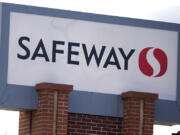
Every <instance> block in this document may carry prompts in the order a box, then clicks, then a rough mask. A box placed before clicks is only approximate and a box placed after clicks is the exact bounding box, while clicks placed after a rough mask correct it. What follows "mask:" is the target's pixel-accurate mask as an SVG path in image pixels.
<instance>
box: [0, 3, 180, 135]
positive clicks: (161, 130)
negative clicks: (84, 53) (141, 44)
mask: <svg viewBox="0 0 180 135" xmlns="http://www.w3.org/2000/svg"><path fill="white" fill-rule="evenodd" d="M0 2H9V3H17V4H25V5H33V6H41V7H49V8H57V9H67V10H73V11H83V12H89V13H97V14H106V15H114V16H123V17H131V18H141V19H148V20H158V21H166V22H174V23H180V0H0ZM18 118H19V113H18V112H12V111H0V135H18ZM178 130H180V126H173V127H169V126H155V128H154V135H171V133H172V132H173V133H175V132H177V131H178Z"/></svg>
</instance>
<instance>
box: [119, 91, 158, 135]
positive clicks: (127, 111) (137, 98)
mask: <svg viewBox="0 0 180 135" xmlns="http://www.w3.org/2000/svg"><path fill="white" fill-rule="evenodd" d="M122 99H123V101H124V119H123V128H122V135H153V124H154V106H155V104H154V103H155V100H156V99H158V94H151V93H142V92H125V93H123V94H122Z"/></svg>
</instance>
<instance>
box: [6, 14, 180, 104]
mask: <svg viewBox="0 0 180 135" xmlns="http://www.w3.org/2000/svg"><path fill="white" fill-rule="evenodd" d="M177 50H178V32H176V31H170V30H162V29H153V28H145V27H136V26H128V25H117V24H108V23H101V22H92V21H85V20H78V19H67V18H57V17H50V16H42V15H41V16H40V15H34V14H23V13H18V12H11V13H10V28H9V55H8V79H7V83H8V84H13V85H23V86H35V85H36V84H37V83H40V82H53V83H60V84H73V85H74V87H75V88H74V89H75V90H80V91H90V92H98V93H110V94H121V93H122V92H125V91H141V92H152V93H158V94H159V96H160V99H166V100H174V101H175V100H176V96H177V95H176V91H177V53H178V51H177Z"/></svg>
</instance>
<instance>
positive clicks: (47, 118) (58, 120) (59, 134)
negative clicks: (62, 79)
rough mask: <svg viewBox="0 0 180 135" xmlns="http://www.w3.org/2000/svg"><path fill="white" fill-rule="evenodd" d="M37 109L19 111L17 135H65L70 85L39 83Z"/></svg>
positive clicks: (71, 87) (37, 86)
mask: <svg viewBox="0 0 180 135" xmlns="http://www.w3.org/2000/svg"><path fill="white" fill-rule="evenodd" d="M36 90H37V91H38V109H37V110H36V111H26V112H21V113H20V121H19V135H67V127H68V97H69V92H71V91H72V90H73V86H71V85H61V84H52V83H41V84H38V85H36Z"/></svg>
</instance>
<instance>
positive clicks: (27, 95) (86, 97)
mask: <svg viewBox="0 0 180 135" xmlns="http://www.w3.org/2000/svg"><path fill="white" fill-rule="evenodd" d="M11 12H18V13H25V14H34V15H43V16H52V17H59V18H69V19H79V20H84V21H93V22H99V23H108V24H119V25H127V26H135V27H145V28H153V29H160V30H170V31H176V32H178V54H179V53H180V24H175V23H167V22H159V21H151V20H141V19H132V18H124V17H115V16H107V15H97V14H90V13H82V12H74V11H66V10H57V9H48V8H40V7H33V6H24V5H16V4H9V3H0V13H1V15H0V31H1V32H0V74H1V76H0V108H4V109H10V110H21V109H26V110H35V109H36V108H37V104H38V96H37V92H36V91H35V89H34V87H30V86H20V85H12V84H7V72H8V45H9V29H10V28H9V26H10V13H11ZM178 68H180V55H178ZM178 68H177V69H178ZM177 74H178V75H177V99H176V101H169V100H157V101H156V105H155V121H156V122H161V123H171V124H172V123H180V70H179V69H178V71H177ZM107 99H108V103H107ZM69 100H70V101H69V112H74V113H85V114H93V115H103V116H112V117H123V101H122V100H121V96H120V95H111V94H100V93H92V92H81V91H74V92H72V93H71V94H70V98H69ZM92 100H93V102H92ZM97 102H99V103H98V104H97ZM104 103H106V106H104V107H103V104H104ZM87 104H88V106H87ZM178 116H179V117H178Z"/></svg>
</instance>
